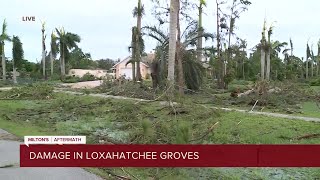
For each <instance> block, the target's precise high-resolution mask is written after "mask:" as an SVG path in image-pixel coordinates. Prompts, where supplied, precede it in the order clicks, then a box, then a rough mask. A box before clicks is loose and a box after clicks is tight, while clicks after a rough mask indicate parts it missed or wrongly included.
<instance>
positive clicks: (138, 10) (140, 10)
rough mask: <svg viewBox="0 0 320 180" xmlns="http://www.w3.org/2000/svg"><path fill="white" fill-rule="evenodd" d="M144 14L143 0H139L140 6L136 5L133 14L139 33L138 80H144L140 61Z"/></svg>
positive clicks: (137, 52)
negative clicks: (140, 41)
mask: <svg viewBox="0 0 320 180" xmlns="http://www.w3.org/2000/svg"><path fill="white" fill-rule="evenodd" d="M143 14H144V7H143V6H142V4H141V0H138V7H136V8H135V9H134V11H133V16H134V17H137V33H136V50H135V53H136V59H135V60H136V62H137V80H138V81H142V78H141V71H140V61H141V53H140V45H139V44H140V43H139V40H140V37H141V21H142V15H143Z"/></svg>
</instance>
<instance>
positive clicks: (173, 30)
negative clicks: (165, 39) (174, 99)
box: [168, 0, 179, 89]
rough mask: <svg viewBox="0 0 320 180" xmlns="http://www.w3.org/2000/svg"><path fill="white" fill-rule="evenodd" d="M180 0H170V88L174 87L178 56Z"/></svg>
mask: <svg viewBox="0 0 320 180" xmlns="http://www.w3.org/2000/svg"><path fill="white" fill-rule="evenodd" d="M178 3H179V0H171V1H170V27H169V31H170V32H169V33H170V34H169V58H168V83H169V87H168V88H170V89H174V87H173V85H174V74H175V72H174V64H175V56H176V47H177V45H176V41H177V24H178V22H177V20H178V19H177V16H178V13H177V12H178V8H177V7H178Z"/></svg>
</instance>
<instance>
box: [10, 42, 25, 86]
mask: <svg viewBox="0 0 320 180" xmlns="http://www.w3.org/2000/svg"><path fill="white" fill-rule="evenodd" d="M12 43H13V45H12V66H13V83H14V84H17V74H16V69H17V67H18V68H20V66H21V63H22V61H23V56H24V52H23V48H22V43H21V41H20V38H19V37H18V36H13V38H12Z"/></svg>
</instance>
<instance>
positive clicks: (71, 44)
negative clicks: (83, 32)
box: [56, 28, 81, 78]
mask: <svg viewBox="0 0 320 180" xmlns="http://www.w3.org/2000/svg"><path fill="white" fill-rule="evenodd" d="M56 32H57V35H58V36H57V40H58V43H59V52H60V70H61V77H62V78H64V76H65V75H66V66H65V64H66V63H65V58H66V55H67V53H69V50H71V49H73V48H77V47H78V45H77V43H79V42H80V41H81V38H80V36H79V35H77V34H73V33H70V32H66V31H65V30H64V28H60V30H58V29H57V28H56Z"/></svg>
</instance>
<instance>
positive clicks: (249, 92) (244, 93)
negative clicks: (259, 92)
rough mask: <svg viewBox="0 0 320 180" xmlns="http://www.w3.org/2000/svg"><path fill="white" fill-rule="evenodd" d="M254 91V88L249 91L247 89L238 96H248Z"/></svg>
mask: <svg viewBox="0 0 320 180" xmlns="http://www.w3.org/2000/svg"><path fill="white" fill-rule="evenodd" d="M253 92H254V90H253V89H250V90H248V91H246V92H243V93H240V94H238V97H242V96H247V95H249V94H251V93H253Z"/></svg>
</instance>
